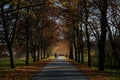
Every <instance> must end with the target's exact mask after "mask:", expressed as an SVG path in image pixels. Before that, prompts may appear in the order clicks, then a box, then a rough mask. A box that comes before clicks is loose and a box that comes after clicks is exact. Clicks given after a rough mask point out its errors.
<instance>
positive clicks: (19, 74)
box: [0, 59, 52, 80]
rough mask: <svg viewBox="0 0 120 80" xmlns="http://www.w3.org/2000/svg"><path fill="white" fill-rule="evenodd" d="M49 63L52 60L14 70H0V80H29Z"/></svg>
mask: <svg viewBox="0 0 120 80" xmlns="http://www.w3.org/2000/svg"><path fill="white" fill-rule="evenodd" d="M50 61H52V60H51V59H46V60H42V61H39V62H35V63H32V64H30V65H28V66H21V67H17V68H16V69H0V80H29V79H30V78H31V77H32V76H33V75H34V74H36V73H37V72H38V71H40V70H42V68H43V67H44V66H45V65H46V64H47V63H49V62H50Z"/></svg>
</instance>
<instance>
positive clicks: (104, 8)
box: [98, 0, 107, 70]
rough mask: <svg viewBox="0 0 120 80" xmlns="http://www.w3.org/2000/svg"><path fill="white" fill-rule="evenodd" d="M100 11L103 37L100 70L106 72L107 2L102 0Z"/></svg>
mask: <svg viewBox="0 0 120 80" xmlns="http://www.w3.org/2000/svg"><path fill="white" fill-rule="evenodd" d="M100 11H101V20H100V22H101V36H100V40H99V43H98V51H99V67H98V69H99V70H104V62H105V58H106V57H105V40H106V31H107V30H106V28H107V17H106V16H107V0H100Z"/></svg>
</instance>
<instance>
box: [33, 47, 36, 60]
mask: <svg viewBox="0 0 120 80" xmlns="http://www.w3.org/2000/svg"><path fill="white" fill-rule="evenodd" d="M33 62H36V46H33Z"/></svg>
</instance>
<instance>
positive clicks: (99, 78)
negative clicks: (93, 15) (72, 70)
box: [69, 60, 108, 80]
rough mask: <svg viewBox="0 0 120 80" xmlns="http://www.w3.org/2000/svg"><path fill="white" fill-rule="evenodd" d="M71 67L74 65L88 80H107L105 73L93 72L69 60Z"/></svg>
mask: <svg viewBox="0 0 120 80" xmlns="http://www.w3.org/2000/svg"><path fill="white" fill-rule="evenodd" d="M69 61H70V62H71V63H72V65H74V66H75V67H76V68H77V69H79V70H81V71H82V72H83V73H84V74H85V75H87V76H88V77H89V78H90V80H108V77H107V75H106V73H104V72H102V71H98V70H94V69H92V68H89V67H87V66H85V65H83V64H81V63H79V62H76V61H73V60H69Z"/></svg>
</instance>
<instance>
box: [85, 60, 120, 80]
mask: <svg viewBox="0 0 120 80" xmlns="http://www.w3.org/2000/svg"><path fill="white" fill-rule="evenodd" d="M84 65H85V66H87V62H85V63H84ZM91 69H94V70H98V65H97V63H94V64H93V63H92V66H91ZM102 73H104V74H105V75H106V76H107V77H108V78H107V80H120V69H115V68H109V67H108V66H105V70H104V71H103V72H102Z"/></svg>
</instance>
